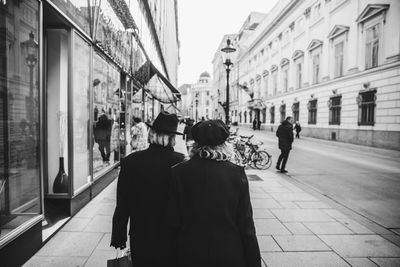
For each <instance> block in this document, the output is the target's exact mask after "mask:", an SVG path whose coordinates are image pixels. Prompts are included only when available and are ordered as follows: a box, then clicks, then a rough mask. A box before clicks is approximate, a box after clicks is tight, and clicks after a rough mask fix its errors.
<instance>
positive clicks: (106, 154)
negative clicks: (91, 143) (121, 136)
mask: <svg viewBox="0 0 400 267" xmlns="http://www.w3.org/2000/svg"><path fill="white" fill-rule="evenodd" d="M111 126H112V122H111V120H109V119H108V117H107V115H106V114H102V115H100V117H99V121H98V122H97V123H96V125H95V126H94V140H95V142H96V143H97V144H99V151H100V154H101V157H102V158H103V162H108V161H110V142H111Z"/></svg>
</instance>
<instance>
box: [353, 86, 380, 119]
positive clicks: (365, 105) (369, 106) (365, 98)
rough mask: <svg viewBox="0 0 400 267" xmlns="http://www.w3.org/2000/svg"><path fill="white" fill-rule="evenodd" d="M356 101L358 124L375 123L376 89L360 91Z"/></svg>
mask: <svg viewBox="0 0 400 267" xmlns="http://www.w3.org/2000/svg"><path fill="white" fill-rule="evenodd" d="M357 102H358V125H374V124H375V107H376V103H375V102H376V90H371V91H367V92H360V94H359V95H358V98H357Z"/></svg>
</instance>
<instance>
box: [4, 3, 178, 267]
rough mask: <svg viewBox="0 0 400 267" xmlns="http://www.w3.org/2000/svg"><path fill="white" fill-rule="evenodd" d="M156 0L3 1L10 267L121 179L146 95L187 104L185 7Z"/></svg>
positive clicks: (6, 247) (6, 212)
mask: <svg viewBox="0 0 400 267" xmlns="http://www.w3.org/2000/svg"><path fill="white" fill-rule="evenodd" d="M149 2H151V1H142V0H134V1H114V0H108V1H98V0H97V1H77V0H68V1H65V0H47V1H44V0H43V1H40V0H24V1H1V2H0V92H1V94H0V99H1V101H0V107H1V108H0V110H1V117H0V129H1V134H0V140H1V142H0V144H1V145H0V155H1V156H0V167H1V171H2V175H1V177H0V262H1V263H5V262H6V263H7V266H21V265H22V264H23V263H24V262H25V261H26V260H27V259H29V257H30V256H32V255H33V254H34V253H35V252H36V251H37V250H38V249H39V248H40V247H41V245H42V244H43V243H44V242H46V241H47V240H48V239H49V238H50V237H51V236H52V235H53V233H54V232H55V231H57V230H58V229H59V228H60V227H61V226H62V225H63V224H64V223H65V222H67V221H68V220H69V218H71V216H73V215H74V214H76V213H77V212H78V211H79V210H80V209H81V208H82V207H83V206H84V205H85V204H86V203H88V202H89V201H90V200H91V199H92V198H93V197H94V196H96V195H97V194H98V193H99V192H100V191H101V190H102V189H103V188H104V187H105V186H107V185H108V184H109V183H110V182H111V181H112V180H113V179H114V178H115V177H116V170H115V167H117V166H118V162H119V160H120V158H121V157H123V156H124V155H126V154H128V153H129V148H130V146H129V139H128V136H129V135H130V134H129V129H130V124H131V119H132V116H133V114H134V112H135V109H134V104H133V103H134V99H135V96H136V94H137V92H138V91H140V90H142V91H143V90H144V91H145V92H146V94H147V95H148V98H149V99H151V100H150V101H153V103H154V102H155V104H154V105H155V106H157V105H158V106H160V104H159V103H170V102H174V101H173V100H176V99H175V98H177V97H178V95H177V91H176V89H174V87H173V85H175V84H176V69H177V64H178V63H179V40H178V33H177V30H178V29H177V23H176V19H177V18H176V14H177V13H176V5H177V3H176V1H173V0H170V1H162V2H163V3H162V7H161V11H157V12H155V11H152V10H150V8H149ZM157 8H158V7H157ZM153 12H154V13H153ZM167 13H168V14H167ZM165 32H168V34H165ZM154 74H155V76H154ZM150 78H151V79H154V81H152V82H150V81H149V79H150ZM154 84H156V87H154V86H153V85H154ZM148 105H149V104H148ZM140 108H142V106H140ZM141 111H142V110H140V111H139V112H141ZM147 112H149V111H147Z"/></svg>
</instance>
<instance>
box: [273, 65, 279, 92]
mask: <svg viewBox="0 0 400 267" xmlns="http://www.w3.org/2000/svg"><path fill="white" fill-rule="evenodd" d="M272 90H273V95H276V93H277V91H278V71H274V72H272Z"/></svg>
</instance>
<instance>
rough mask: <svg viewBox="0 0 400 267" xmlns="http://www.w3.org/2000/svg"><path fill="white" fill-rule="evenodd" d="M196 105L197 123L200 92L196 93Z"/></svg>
mask: <svg viewBox="0 0 400 267" xmlns="http://www.w3.org/2000/svg"><path fill="white" fill-rule="evenodd" d="M194 101H195V103H196V118H195V119H196V122H197V119H198V117H199V116H198V110H197V107H198V105H199V92H196V95H195V100H194Z"/></svg>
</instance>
